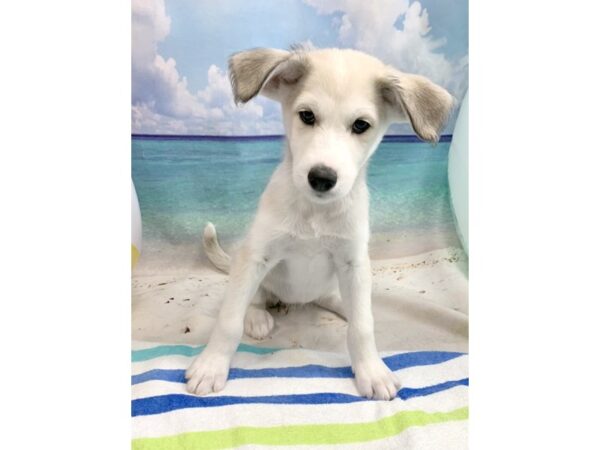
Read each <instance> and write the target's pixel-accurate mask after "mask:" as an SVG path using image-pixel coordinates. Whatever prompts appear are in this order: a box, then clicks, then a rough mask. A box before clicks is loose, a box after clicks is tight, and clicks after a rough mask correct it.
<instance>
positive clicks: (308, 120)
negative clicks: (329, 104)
mask: <svg viewBox="0 0 600 450" xmlns="http://www.w3.org/2000/svg"><path fill="white" fill-rule="evenodd" d="M298 115H299V116H300V120H301V121H302V122H304V123H305V124H306V125H314V124H315V115H314V114H313V112H312V111H300V112H299V113H298Z"/></svg>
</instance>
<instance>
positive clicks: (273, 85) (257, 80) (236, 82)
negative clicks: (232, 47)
mask: <svg viewBox="0 0 600 450" xmlns="http://www.w3.org/2000/svg"><path fill="white" fill-rule="evenodd" d="M306 71H307V64H306V61H305V60H304V58H302V57H301V56H300V55H299V54H298V53H295V52H288V51H285V50H275V49H268V48H256V49H252V50H246V51H243V52H239V53H235V54H234V55H232V56H231V57H230V58H229V77H230V79H231V87H232V88H233V97H234V99H235V102H236V103H239V102H242V103H246V102H247V101H248V100H250V99H252V98H254V97H256V96H257V95H258V94H259V93H261V94H263V95H264V96H266V97H269V98H271V99H274V100H278V99H279V98H278V93H279V89H280V87H281V85H282V83H285V84H293V83H296V82H297V81H298V80H299V79H300V78H301V77H302V76H303V75H304V74H305V73H306Z"/></svg>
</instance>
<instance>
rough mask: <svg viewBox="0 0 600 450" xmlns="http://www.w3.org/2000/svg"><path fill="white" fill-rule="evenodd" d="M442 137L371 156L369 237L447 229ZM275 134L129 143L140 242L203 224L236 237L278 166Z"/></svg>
mask: <svg viewBox="0 0 600 450" xmlns="http://www.w3.org/2000/svg"><path fill="white" fill-rule="evenodd" d="M448 141H449V139H445V140H444V141H442V142H440V143H439V144H437V145H436V146H431V145H430V144H426V143H422V142H414V139H408V138H406V137H388V138H386V139H385V140H384V141H383V142H382V143H381V144H380V146H379V149H378V150H377V152H376V153H375V155H374V156H373V158H372V159H371V162H370V165H369V170H368V183H369V188H370V192H371V228H372V231H373V233H374V234H377V233H388V232H389V233H397V232H403V231H406V232H411V231H418V232H427V231H428V230H440V229H447V228H450V227H453V217H452V210H451V207H450V202H449V193H448V180H447V162H448V148H449V142H448ZM282 147H283V139H282V138H280V137H263V138H252V139H249V138H192V137H154V136H153V137H148V136H146V137H143V136H134V137H133V139H132V176H133V181H134V183H135V186H136V190H137V193H138V197H139V202H140V208H141V211H142V222H143V227H144V228H143V229H144V235H143V238H144V242H152V243H153V244H155V245H156V244H160V243H161V242H163V243H169V244H186V243H188V242H194V243H197V242H198V239H199V236H200V233H201V230H202V228H203V226H204V224H205V223H206V222H207V221H211V222H213V223H214V224H215V225H216V226H217V229H218V231H219V234H220V236H221V238H222V239H223V240H234V239H236V238H238V237H240V236H241V235H242V234H243V232H244V230H245V229H246V228H247V227H248V225H249V224H250V222H251V220H252V217H253V215H254V212H255V209H256V205H257V203H258V199H259V197H260V194H261V193H262V191H263V190H264V188H265V186H266V184H267V181H268V179H269V177H270V175H271V173H272V172H273V170H274V168H275V166H276V165H277V164H278V162H279V160H280V158H281V154H282Z"/></svg>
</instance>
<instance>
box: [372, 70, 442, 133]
mask: <svg viewBox="0 0 600 450" xmlns="http://www.w3.org/2000/svg"><path fill="white" fill-rule="evenodd" d="M379 88H380V92H381V95H382V96H383V100H384V102H386V103H388V104H389V105H390V106H391V109H392V111H393V113H394V115H395V117H394V118H395V119H398V120H408V121H409V122H410V124H411V126H412V128H413V130H415V133H417V135H418V136H419V137H420V138H421V139H423V140H424V141H428V142H437V141H438V139H439V137H440V132H441V131H442V128H443V127H444V125H445V124H446V120H447V119H448V116H449V115H450V112H451V111H452V107H453V105H454V98H453V97H452V96H451V95H450V94H449V93H448V92H447V91H446V90H445V89H444V88H442V87H440V86H438V85H437V84H435V83H433V82H431V81H429V80H428V79H427V78H425V77H422V76H420V75H411V74H407V73H402V72H400V71H398V70H395V69H390V70H389V71H388V74H387V75H386V76H385V77H384V78H382V79H381V80H379Z"/></svg>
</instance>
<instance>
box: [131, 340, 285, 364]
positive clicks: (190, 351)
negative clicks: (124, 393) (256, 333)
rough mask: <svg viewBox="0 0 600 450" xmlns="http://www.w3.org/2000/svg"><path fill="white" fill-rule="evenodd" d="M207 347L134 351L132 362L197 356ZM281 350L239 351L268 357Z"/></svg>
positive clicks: (241, 348) (251, 347) (245, 347)
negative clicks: (167, 357) (168, 357)
mask: <svg viewBox="0 0 600 450" xmlns="http://www.w3.org/2000/svg"><path fill="white" fill-rule="evenodd" d="M205 347H206V345H200V346H197V347H192V346H191V345H159V346H156V347H151V348H144V349H142V350H132V352H131V362H140V361H147V360H149V359H154V358H159V357H161V356H169V355H180V356H195V355H197V354H199V353H200V352H201V351H202V350H204V348H205ZM280 350H281V349H280V348H268V347H255V346H254V345H248V344H240V345H239V347H238V349H237V351H238V352H246V353H255V354H257V355H266V354H269V353H274V352H278V351H280Z"/></svg>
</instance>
